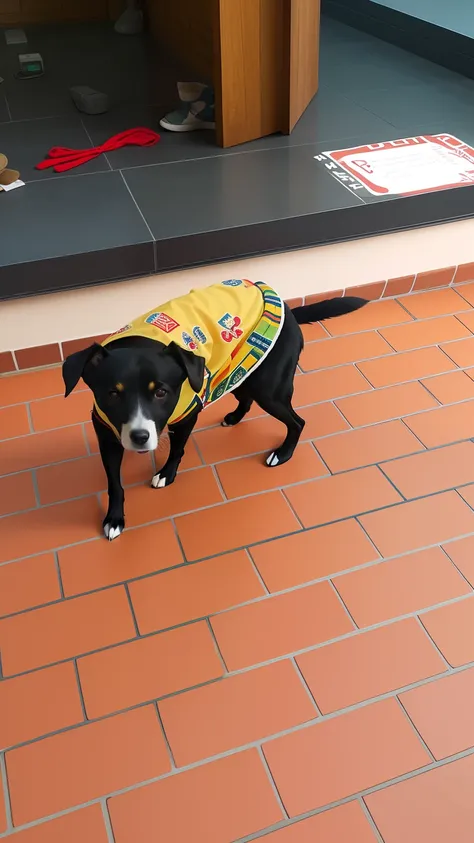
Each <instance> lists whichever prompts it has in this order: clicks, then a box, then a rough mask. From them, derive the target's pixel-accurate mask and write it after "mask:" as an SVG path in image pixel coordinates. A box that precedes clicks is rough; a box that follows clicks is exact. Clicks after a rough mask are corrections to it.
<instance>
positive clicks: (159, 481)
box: [151, 474, 166, 489]
mask: <svg viewBox="0 0 474 843" xmlns="http://www.w3.org/2000/svg"><path fill="white" fill-rule="evenodd" d="M151 485H152V486H153V488H154V489H162V488H163V486H166V477H160V475H159V474H155V476H154V477H152V479H151Z"/></svg>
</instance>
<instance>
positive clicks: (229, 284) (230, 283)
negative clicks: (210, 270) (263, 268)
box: [222, 278, 242, 287]
mask: <svg viewBox="0 0 474 843" xmlns="http://www.w3.org/2000/svg"><path fill="white" fill-rule="evenodd" d="M222 284H223V286H224V287H240V285H241V284H242V281H239V280H238V279H237V278H229V279H228V280H227V281H223V282H222Z"/></svg>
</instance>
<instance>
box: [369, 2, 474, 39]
mask: <svg viewBox="0 0 474 843" xmlns="http://www.w3.org/2000/svg"><path fill="white" fill-rule="evenodd" d="M372 2H373V3H378V4H379V5H380V6H387V7H388V8H389V9H395V10H396V11H397V12H404V13H405V14H407V15H412V16H413V17H415V18H420V20H426V21H428V22H429V23H434V24H436V25H437V26H442V27H444V29H451V30H452V31H453V32H458V33H460V34H461V35H467V36H468V37H469V38H474V0H372Z"/></svg>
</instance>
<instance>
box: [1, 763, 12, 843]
mask: <svg viewBox="0 0 474 843" xmlns="http://www.w3.org/2000/svg"><path fill="white" fill-rule="evenodd" d="M0 784H1V785H2V787H1V788H0V799H1V798H2V792H3V801H4V803H5V816H6V820H7V831H6V833H7V834H8V833H9V831H11V829H12V828H13V817H12V806H11V800H10V791H9V787H8V776H7V768H6V764H5V753H4V752H0Z"/></svg>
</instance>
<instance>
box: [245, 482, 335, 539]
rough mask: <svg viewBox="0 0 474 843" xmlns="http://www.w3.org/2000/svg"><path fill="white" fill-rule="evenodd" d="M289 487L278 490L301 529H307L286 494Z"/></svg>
mask: <svg viewBox="0 0 474 843" xmlns="http://www.w3.org/2000/svg"><path fill="white" fill-rule="evenodd" d="M313 479H314V478H313ZM322 479H324V478H322ZM295 485H298V486H299V485H300V484H299V483H298V484H295ZM288 488H289V487H288V486H285V488H283V489H282V488H280V489H278V491H279V492H280V495H281V496H282V498H283V500H285V501H286V503H287V506H288V508H289V509H290V510H291V513H292V514H293V516H294V518H295V519H296V521H297V523H298V524H299V525H300V527H301V529H302V530H304V529H305V527H304V524H303V522H302V521H301V519H300V517H299V515H298V513H297V512H296V509H295V508H294V506H293V504H292V503H291V501H290V499H289V498H288V496H287V495H286V494H285V489H288ZM274 491H277V490H274ZM234 500H235V498H234ZM296 532H298V531H296Z"/></svg>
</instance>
